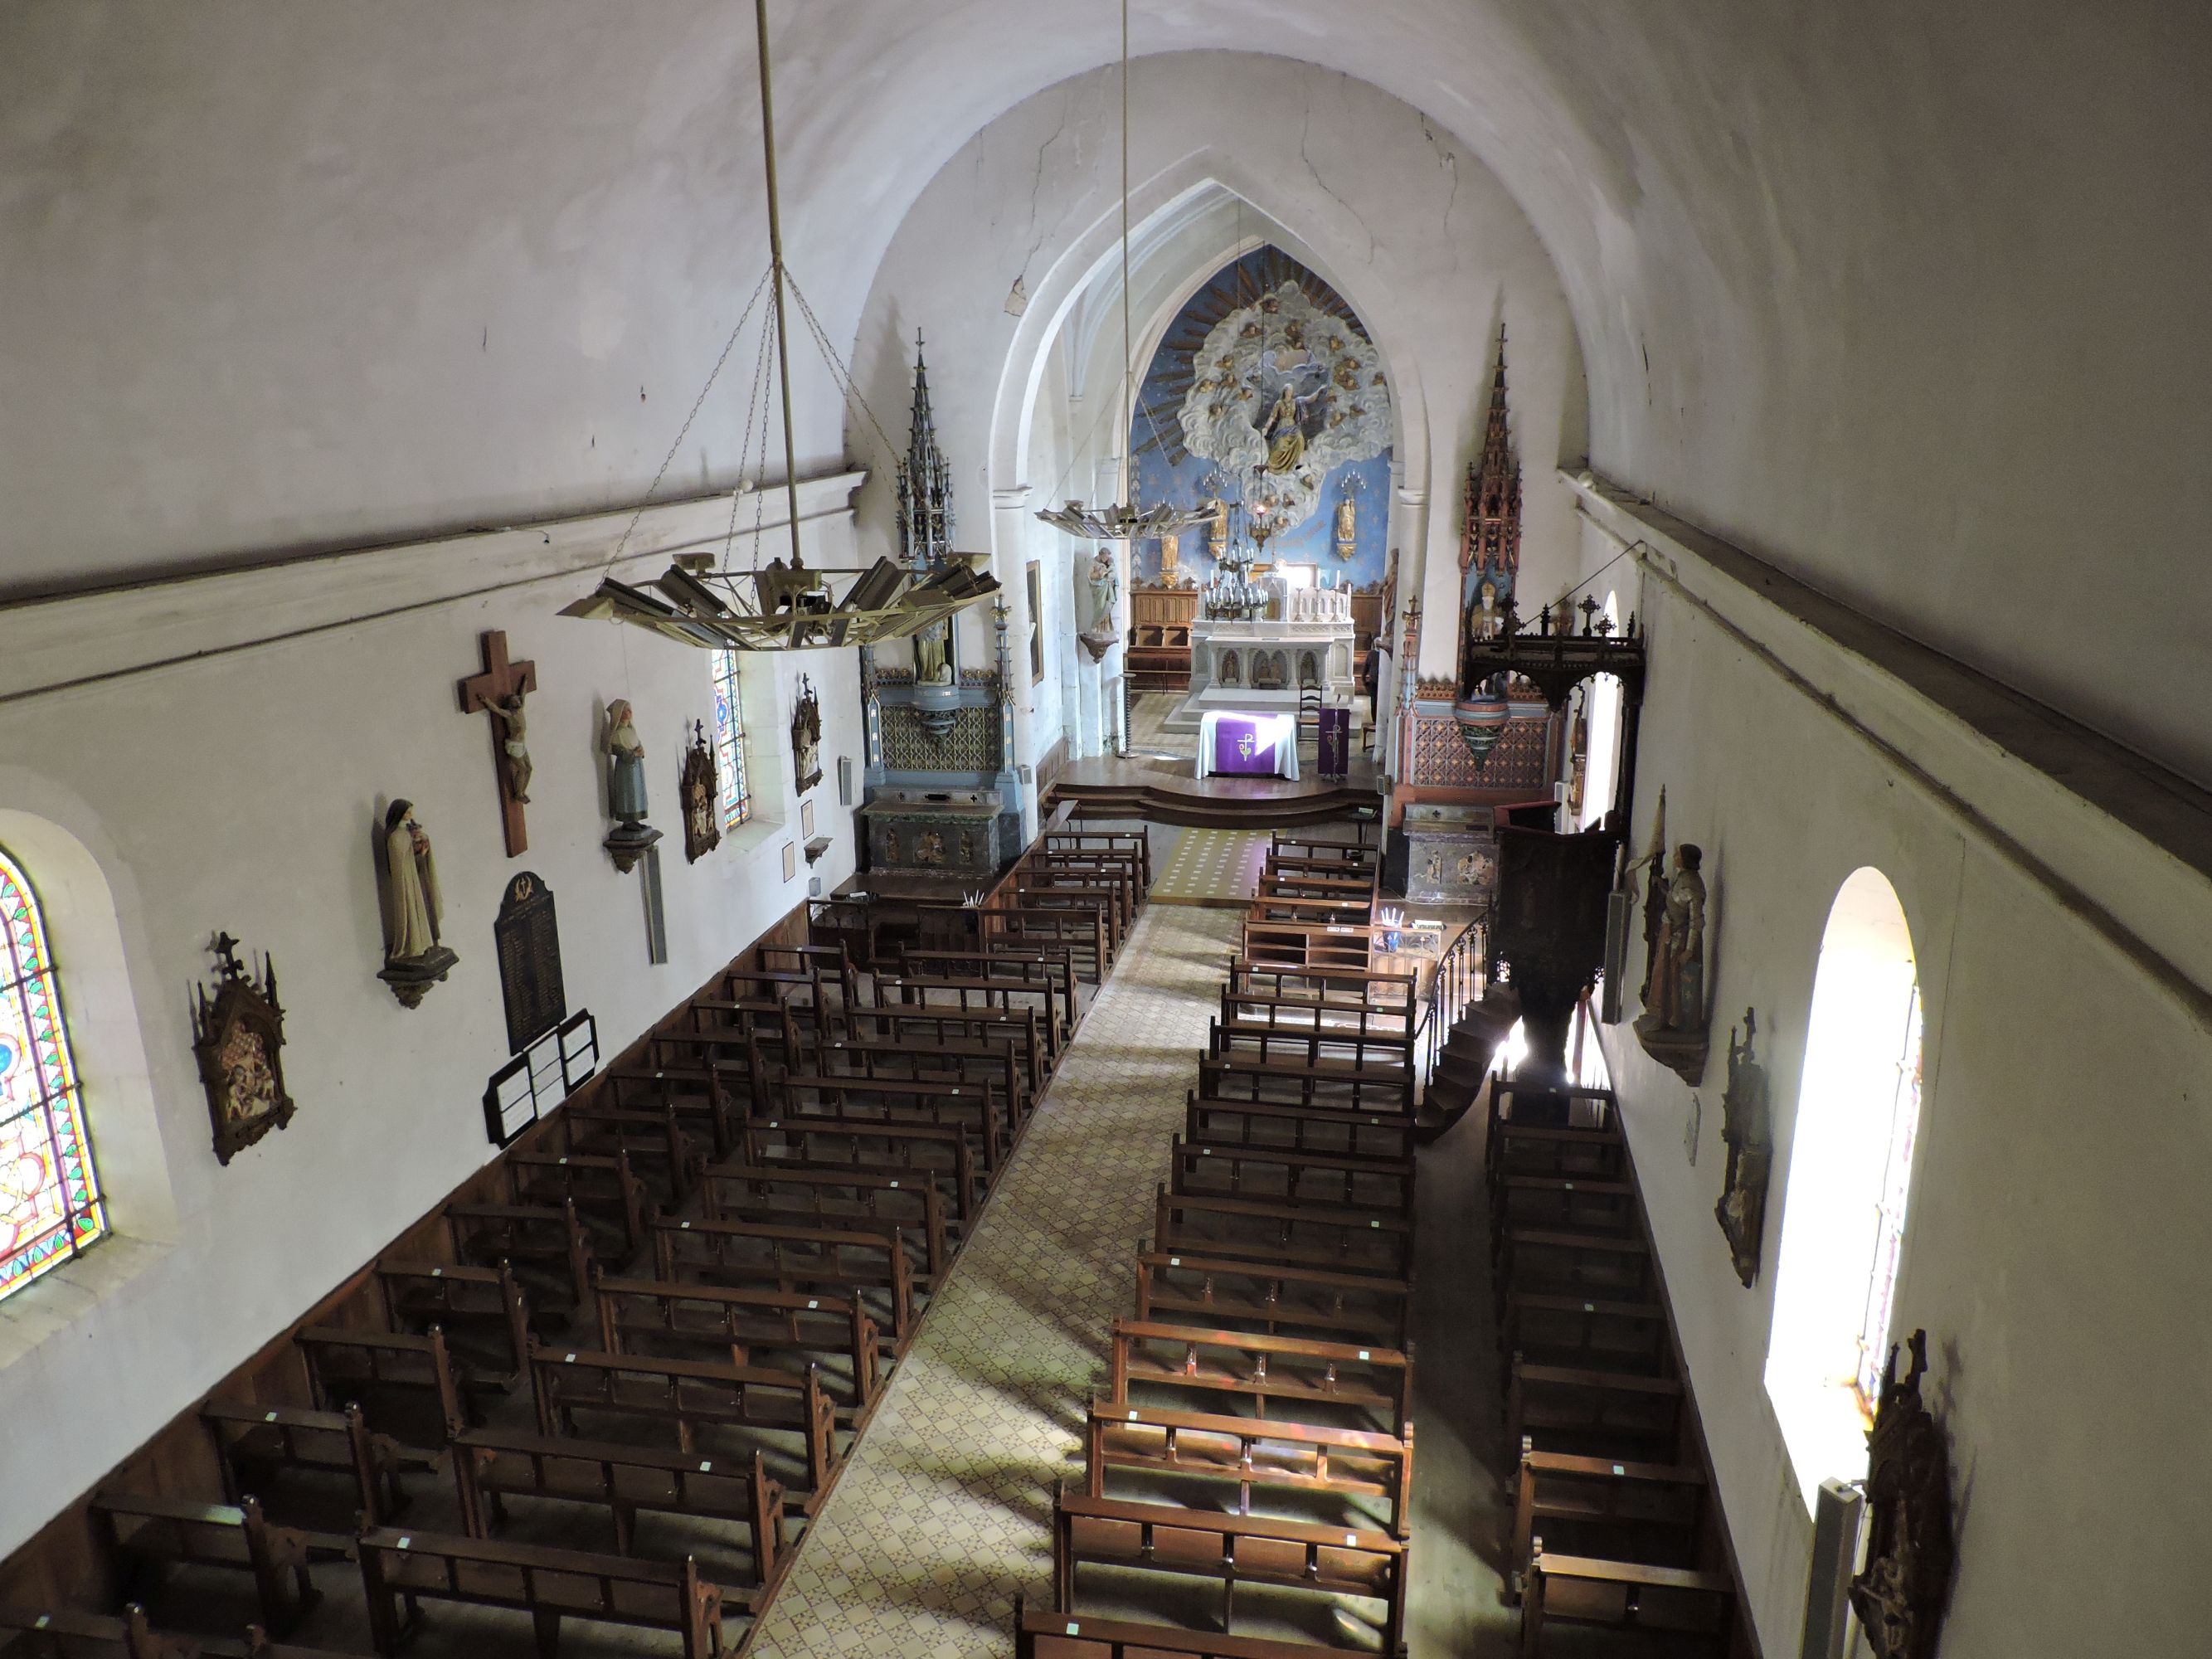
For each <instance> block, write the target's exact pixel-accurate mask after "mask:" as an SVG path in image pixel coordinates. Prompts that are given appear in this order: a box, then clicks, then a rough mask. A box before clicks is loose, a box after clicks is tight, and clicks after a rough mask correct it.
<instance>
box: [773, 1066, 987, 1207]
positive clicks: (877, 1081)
mask: <svg viewBox="0 0 2212 1659" xmlns="http://www.w3.org/2000/svg"><path fill="white" fill-rule="evenodd" d="M771 1075H772V1078H773V1083H772V1085H771V1086H772V1088H773V1089H774V1091H775V1100H774V1101H773V1103H771V1104H769V1106H768V1107H767V1108H766V1109H765V1110H766V1112H767V1115H768V1116H769V1121H770V1123H771V1125H773V1124H774V1123H775V1121H776V1120H777V1119H779V1118H809V1119H812V1118H820V1119H823V1120H826V1121H829V1122H834V1123H860V1124H876V1123H927V1124H938V1125H942V1126H944V1127H947V1128H957V1129H960V1130H962V1131H963V1132H964V1133H966V1134H967V1135H968V1136H969V1138H970V1139H972V1140H973V1141H974V1143H975V1147H976V1150H977V1151H978V1152H980V1153H981V1158H982V1164H983V1179H984V1183H985V1184H986V1185H989V1184H990V1183H991V1182H995V1181H996V1180H997V1179H998V1175H999V1166H1000V1162H1001V1161H1002V1160H1003V1158H1005V1156H1006V1148H1007V1146H1008V1145H1009V1143H1010V1142H1011V1139H1012V1135H1011V1133H1010V1131H1009V1129H1008V1126H1007V1123H1006V1113H1005V1109H1004V1108H1003V1107H1002V1105H1001V1104H1000V1097H999V1091H998V1090H997V1089H996V1088H995V1087H994V1085H991V1084H990V1083H987V1082H986V1083H981V1084H976V1083H970V1082H965V1081H958V1080H955V1079H951V1078H931V1077H887V1078H866V1077H843V1076H836V1077H832V1076H825V1075H823V1073H800V1072H785V1071H777V1072H775V1073H772V1074H771Z"/></svg>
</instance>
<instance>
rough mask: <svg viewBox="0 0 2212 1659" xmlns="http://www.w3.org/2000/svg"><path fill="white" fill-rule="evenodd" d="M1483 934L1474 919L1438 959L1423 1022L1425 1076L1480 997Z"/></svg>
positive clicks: (1422, 1074) (1479, 925) (1422, 1060)
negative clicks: (1456, 1026)
mask: <svg viewBox="0 0 2212 1659" xmlns="http://www.w3.org/2000/svg"><path fill="white" fill-rule="evenodd" d="M1484 937H1485V933H1484V928H1483V926H1482V924H1481V923H1480V922H1479V921H1471V922H1469V923H1468V925H1467V927H1465V928H1463V929H1462V930H1461V933H1460V935H1459V937H1458V938H1457V939H1454V940H1453V941H1452V942H1451V943H1450V944H1449V945H1447V946H1445V947H1444V953H1443V955H1442V956H1441V957H1437V974H1436V977H1435V979H1433V980H1432V981H1430V984H1429V1012H1428V1015H1427V1017H1426V1018H1425V1020H1424V1021H1423V1022H1422V1023H1423V1024H1424V1025H1425V1028H1426V1030H1425V1033H1424V1039H1423V1042H1422V1056H1421V1076H1422V1078H1423V1079H1428V1078H1430V1077H1432V1076H1434V1075H1435V1073H1436V1069H1437V1057H1438V1056H1439V1055H1441V1054H1443V1050H1444V1044H1445V1043H1447V1042H1449V1041H1451V1034H1452V1027H1453V1026H1455V1025H1456V1024H1459V1017H1460V1016H1461V1015H1462V1014H1463V1013H1465V1012H1467V1011H1468V1009H1469V1008H1471V1007H1472V1006H1474V1004H1475V1003H1476V1002H1477V1001H1479V1000H1480V999H1481V996H1482V992H1483V986H1484V982H1485V981H1484V975H1483V965H1482V964H1483V954H1484V953H1483V941H1484Z"/></svg>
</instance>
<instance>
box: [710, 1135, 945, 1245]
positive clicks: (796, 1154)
mask: <svg viewBox="0 0 2212 1659" xmlns="http://www.w3.org/2000/svg"><path fill="white" fill-rule="evenodd" d="M743 1155H744V1161H745V1162H746V1163H748V1164H766V1165H768V1166H769V1167H770V1168H775V1167H780V1166H781V1165H783V1164H790V1165H791V1166H792V1167H793V1168H796V1169H814V1170H860V1171H862V1172H864V1173H866V1174H870V1175H889V1176H899V1177H901V1178H902V1179H906V1178H912V1179H914V1180H916V1181H929V1182H935V1183H936V1185H937V1188H938V1190H939V1193H941V1194H943V1195H944V1197H945V1203H946V1206H947V1216H946V1224H947V1225H948V1226H957V1225H961V1224H964V1223H966V1222H968V1221H969V1220H971V1219H973V1218H974V1216H975V1212H976V1210H977V1208H978V1207H980V1206H981V1199H982V1191H983V1189H982V1182H981V1176H979V1175H978V1173H977V1171H976V1169H975V1148H974V1146H972V1145H970V1144H969V1139H968V1135H967V1133H966V1132H965V1131H964V1130H962V1129H958V1128H955V1127H951V1126H949V1125H943V1124H935V1123H844V1122H840V1121H837V1120H836V1119H834V1118H825V1117H818V1116H813V1115H808V1114H806V1113H793V1115H790V1116H788V1117H783V1118H770V1119H769V1120H767V1121H763V1122H756V1123H748V1124H747V1125H746V1126H745V1133H744V1142H743Z"/></svg>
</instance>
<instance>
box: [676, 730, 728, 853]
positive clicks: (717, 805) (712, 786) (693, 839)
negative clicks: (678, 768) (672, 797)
mask: <svg viewBox="0 0 2212 1659" xmlns="http://www.w3.org/2000/svg"><path fill="white" fill-rule="evenodd" d="M691 728H692V729H691V746H690V748H689V749H687V750H684V774H683V776H682V778H681V779H680V780H679V781H678V786H677V799H678V800H680V801H681V802H682V803H683V804H684V858H685V859H686V860H689V861H690V862H691V863H693V864H696V863H698V861H699V860H701V859H703V858H705V857H706V856H707V854H709V853H711V852H713V851H714V849H715V848H717V847H720V845H721V844H722V790H721V785H720V775H719V774H718V773H717V772H716V771H715V769H714V744H711V743H709V742H708V740H707V727H706V725H705V723H704V722H703V721H700V720H694V721H692V723H691Z"/></svg>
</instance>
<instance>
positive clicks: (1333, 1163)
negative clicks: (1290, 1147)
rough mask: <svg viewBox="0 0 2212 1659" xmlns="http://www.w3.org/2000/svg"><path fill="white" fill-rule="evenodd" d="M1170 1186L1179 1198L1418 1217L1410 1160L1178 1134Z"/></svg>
mask: <svg viewBox="0 0 2212 1659" xmlns="http://www.w3.org/2000/svg"><path fill="white" fill-rule="evenodd" d="M1168 1168H1169V1170H1170V1176H1169V1180H1170V1185H1171V1186H1172V1187H1173V1188H1174V1189H1175V1190H1176V1192H1179V1193H1207V1194H1214V1195H1215V1196H1218V1197H1224V1198H1258V1199H1266V1200H1271V1201H1273V1202H1275V1203H1285V1202H1301V1201H1304V1200H1312V1201H1313V1202H1315V1203H1316V1204H1327V1205H1333V1206H1338V1207H1340V1208H1350V1209H1362V1210H1369V1211H1375V1212H1388V1213H1391V1214H1396V1215H1402V1216H1407V1217H1410V1216H1411V1215H1412V1214H1413V1159H1412V1158H1352V1157H1348V1156H1346V1155H1344V1154H1341V1153H1334V1152H1291V1151H1287V1150H1285V1149H1283V1148H1280V1147H1274V1146H1238V1145H1237V1144H1236V1143H1235V1142H1234V1141H1225V1142H1223V1143H1221V1144H1220V1145H1218V1146H1217V1145H1216V1144H1214V1143H1213V1142H1212V1141H1191V1140H1187V1139H1184V1138H1183V1137H1182V1135H1181V1134H1177V1135H1176V1137H1175V1139H1174V1140H1173V1141H1172V1142H1171V1143H1170V1163H1169V1165H1168Z"/></svg>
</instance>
